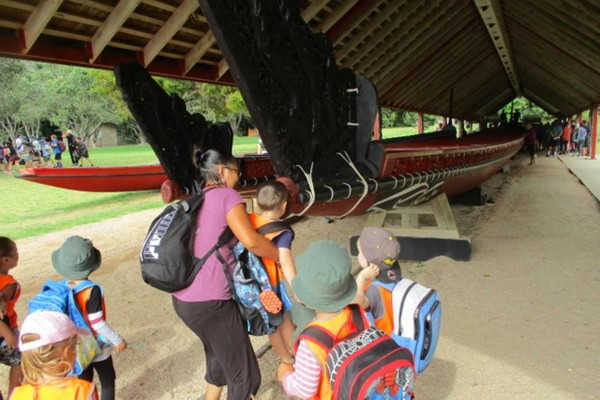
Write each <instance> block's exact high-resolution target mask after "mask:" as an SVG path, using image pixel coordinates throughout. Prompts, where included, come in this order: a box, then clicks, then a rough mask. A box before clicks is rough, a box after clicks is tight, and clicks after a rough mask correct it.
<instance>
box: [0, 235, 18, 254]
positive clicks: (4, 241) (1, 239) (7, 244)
mask: <svg viewBox="0 0 600 400" xmlns="http://www.w3.org/2000/svg"><path fill="white" fill-rule="evenodd" d="M15 247H17V244H16V243H15V242H14V241H13V240H12V239H10V238H7V237H6V236H0V257H6V256H8V255H9V254H10V253H11V252H12V251H13V249H14V248H15Z"/></svg>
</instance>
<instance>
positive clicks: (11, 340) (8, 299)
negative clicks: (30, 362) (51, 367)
mask: <svg viewBox="0 0 600 400" xmlns="http://www.w3.org/2000/svg"><path fill="white" fill-rule="evenodd" d="M18 263H19V251H18V249H17V244H16V243H15V242H14V241H12V240H11V239H9V238H7V237H5V236H0V304H1V305H2V310H1V314H2V315H1V317H0V318H2V319H0V363H2V364H5V365H8V366H10V373H9V378H8V395H9V396H10V393H11V392H12V390H13V389H14V388H15V387H16V386H18V385H19V383H20V382H21V378H22V376H23V375H22V372H21V354H20V353H19V349H18V342H19V332H18V329H19V326H18V322H17V312H16V311H15V304H16V303H17V300H18V299H19V296H20V295H21V286H20V285H19V283H18V282H17V281H16V279H15V278H13V276H12V275H11V274H10V273H9V271H10V270H11V269H13V268H15V267H16V266H17V264H18ZM1 396H2V392H1V391H0V398H1Z"/></svg>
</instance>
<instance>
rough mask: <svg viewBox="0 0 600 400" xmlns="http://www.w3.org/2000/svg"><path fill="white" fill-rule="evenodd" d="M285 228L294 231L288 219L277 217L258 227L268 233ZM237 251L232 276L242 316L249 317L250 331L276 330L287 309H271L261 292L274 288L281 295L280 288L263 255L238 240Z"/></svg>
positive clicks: (265, 331) (257, 332)
mask: <svg viewBox="0 0 600 400" xmlns="http://www.w3.org/2000/svg"><path fill="white" fill-rule="evenodd" d="M284 229H285V230H289V231H292V228H291V227H290V226H289V224H287V223H286V222H283V221H273V222H270V223H268V224H265V225H263V226H261V227H260V228H258V233H260V234H261V235H266V234H269V233H272V232H276V231H280V230H284ZM292 232H293V231H292ZM233 254H234V256H235V259H236V266H235V268H234V270H233V274H232V277H231V281H232V284H233V285H232V286H233V288H232V293H233V294H234V296H235V297H236V300H237V302H238V304H239V306H240V312H241V314H242V318H243V319H244V320H245V321H246V331H247V332H248V333H249V334H251V335H255V336H262V335H266V334H269V333H274V332H275V331H276V330H277V327H278V326H279V325H280V324H281V322H282V321H283V312H282V311H280V312H278V313H270V312H268V311H267V310H266V309H265V306H264V305H263V302H262V301H261V293H263V292H265V291H267V290H274V291H275V292H276V294H277V296H279V297H280V293H279V291H278V288H273V287H272V286H271V283H270V281H269V276H268V275H267V272H266V271H265V267H264V265H263V262H262V259H261V258H260V257H258V256H256V255H255V254H253V253H251V252H249V251H248V250H247V249H246V248H245V247H244V245H243V244H242V243H240V242H237V243H236V245H235V246H234V247H233ZM226 272H227V270H226ZM277 276H279V275H277ZM278 286H279V285H278Z"/></svg>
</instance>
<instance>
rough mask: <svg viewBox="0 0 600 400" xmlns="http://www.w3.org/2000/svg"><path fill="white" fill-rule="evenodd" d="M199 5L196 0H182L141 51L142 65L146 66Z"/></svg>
mask: <svg viewBox="0 0 600 400" xmlns="http://www.w3.org/2000/svg"><path fill="white" fill-rule="evenodd" d="M199 7H200V3H199V2H198V0H184V2H183V3H181V5H180V6H179V7H178V8H177V10H176V11H175V12H174V13H173V14H172V15H171V17H170V18H169V19H168V20H167V22H165V23H164V24H163V25H162V27H161V28H160V29H159V30H158V32H156V35H154V37H153V38H152V39H151V40H150V41H149V42H148V44H146V46H145V47H144V50H143V51H142V58H143V65H144V67H147V66H148V65H149V64H150V63H151V62H152V60H154V58H155V57H156V56H157V55H158V53H159V52H160V51H161V50H162V49H163V47H165V46H166V45H167V43H169V40H171V38H172V37H173V36H175V34H176V33H177V31H178V30H179V29H180V28H181V27H182V26H183V25H184V24H185V22H186V21H187V19H188V18H189V16H190V15H192V13H194V12H195V11H196V10H197V9H198V8H199Z"/></svg>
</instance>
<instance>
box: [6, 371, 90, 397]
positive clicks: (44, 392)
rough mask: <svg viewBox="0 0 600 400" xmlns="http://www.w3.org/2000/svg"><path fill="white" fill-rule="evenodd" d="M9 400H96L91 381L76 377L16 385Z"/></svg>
mask: <svg viewBox="0 0 600 400" xmlns="http://www.w3.org/2000/svg"><path fill="white" fill-rule="evenodd" d="M10 399H11V400H32V399H36V400H89V399H92V400H98V393H97V392H96V387H95V386H94V384H93V383H91V382H88V381H84V380H83V379H79V378H77V377H75V376H74V377H71V378H67V379H56V380H54V381H50V382H46V383H45V384H43V385H39V386H37V385H32V384H29V383H26V384H24V385H21V386H17V387H16V388H15V389H14V390H13V392H12V395H11V396H10Z"/></svg>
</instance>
